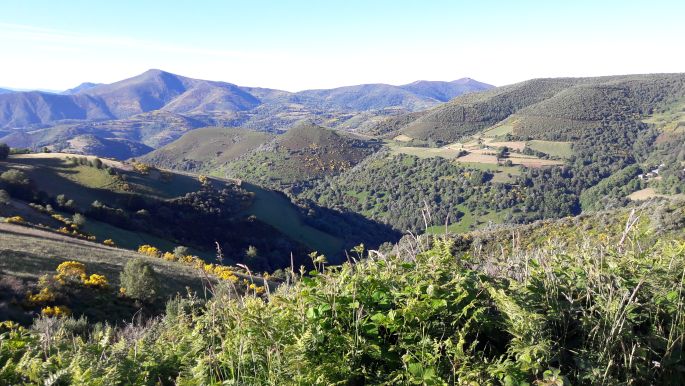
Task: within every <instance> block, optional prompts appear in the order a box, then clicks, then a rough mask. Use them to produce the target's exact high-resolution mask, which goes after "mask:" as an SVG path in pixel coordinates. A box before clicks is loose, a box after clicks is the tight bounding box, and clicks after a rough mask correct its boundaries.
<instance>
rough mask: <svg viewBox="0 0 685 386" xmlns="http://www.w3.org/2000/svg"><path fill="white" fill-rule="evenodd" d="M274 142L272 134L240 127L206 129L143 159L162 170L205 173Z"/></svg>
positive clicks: (153, 152)
mask: <svg viewBox="0 0 685 386" xmlns="http://www.w3.org/2000/svg"><path fill="white" fill-rule="evenodd" d="M272 139H273V135H272V134H268V133H264V132H259V131H253V130H247V129H238V128H221V127H206V128H201V129H196V130H193V131H190V132H188V133H186V134H184V135H183V136H182V137H181V138H179V139H178V140H176V141H174V142H172V143H170V144H168V145H166V146H163V147H161V148H159V149H157V150H155V151H152V152H150V153H148V154H146V155H145V156H144V157H141V158H140V160H141V161H143V162H147V163H150V164H153V165H157V166H160V167H163V168H168V169H175V170H183V171H203V170H210V169H212V168H216V167H218V166H221V165H224V164H226V163H228V162H230V161H233V160H235V159H236V158H239V157H240V156H242V155H244V154H246V153H248V152H250V151H252V150H253V149H255V148H256V147H258V146H260V145H262V144H264V143H266V142H269V141H271V140H272Z"/></svg>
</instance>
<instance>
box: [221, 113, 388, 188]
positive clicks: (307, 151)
mask: <svg viewBox="0 0 685 386" xmlns="http://www.w3.org/2000/svg"><path fill="white" fill-rule="evenodd" d="M380 146H381V144H380V142H378V141H376V140H372V139H366V138H362V137H357V136H355V135H353V134H349V133H345V132H341V131H336V130H331V129H328V128H324V127H321V126H318V125H315V124H312V123H302V124H300V125H298V126H295V127H293V128H292V129H290V130H288V131H287V132H285V133H284V134H282V135H279V136H277V137H275V138H274V139H273V140H272V141H271V142H270V143H268V144H267V145H265V146H261V147H259V148H256V149H255V150H253V151H251V152H249V153H247V154H245V155H243V156H242V157H240V158H239V159H237V160H235V161H233V162H231V163H229V164H227V165H226V167H225V168H220V169H219V170H218V171H217V173H225V175H227V176H230V177H237V178H243V179H247V180H249V181H253V182H257V183H261V184H264V185H266V186H274V187H279V188H282V187H286V186H290V185H292V184H296V183H299V182H302V181H308V180H312V179H317V178H321V177H323V176H327V175H335V174H338V173H341V172H343V171H345V170H348V169H350V168H352V167H354V165H356V164H357V163H359V162H361V161H362V160H363V159H364V158H366V157H367V156H369V155H371V154H373V153H374V152H375V151H377V150H378V149H379V148H380Z"/></svg>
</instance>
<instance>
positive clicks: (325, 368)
mask: <svg viewBox="0 0 685 386" xmlns="http://www.w3.org/2000/svg"><path fill="white" fill-rule="evenodd" d="M682 208H683V206H682V202H680V203H678V204H677V205H675V206H674V205H670V206H669V205H663V204H652V205H649V206H646V207H642V208H640V209H639V210H638V211H635V212H625V211H619V212H605V213H600V214H597V215H593V216H585V217H581V218H568V219H563V220H559V221H554V222H551V221H548V222H540V223H536V224H533V225H528V226H523V227H521V226H519V227H511V228H507V229H502V230H500V231H493V232H479V233H469V234H464V235H459V236H454V235H448V236H446V237H439V238H438V237H435V238H426V237H421V238H414V237H412V238H407V239H406V240H404V241H403V242H402V243H401V244H400V245H399V246H398V247H396V248H395V249H394V250H384V251H380V252H379V251H364V249H363V248H358V249H357V253H358V256H357V257H358V258H360V260H359V261H358V262H357V263H356V264H352V263H346V264H344V265H343V266H341V267H336V268H324V267H323V264H320V265H319V266H317V270H315V271H312V272H311V274H309V275H307V276H305V275H301V274H299V273H297V272H290V273H289V274H288V275H289V284H284V285H281V286H280V287H279V288H278V290H276V291H265V292H263V293H262V294H260V293H257V291H256V290H255V291H253V292H248V293H246V294H245V295H243V296H239V297H237V298H234V297H231V296H220V297H215V298H213V299H210V300H206V301H204V300H200V299H198V298H196V297H190V298H187V299H177V300H174V301H172V302H170V303H169V305H168V306H167V313H166V315H165V316H164V317H163V318H162V319H161V320H159V321H152V322H150V323H147V324H131V325H127V326H124V327H122V328H121V329H118V330H116V331H121V332H122V333H121V334H116V333H102V332H101V330H99V329H92V330H91V329H83V330H77V329H75V328H74V327H72V324H73V323H74V322H73V319H69V318H66V319H64V318H62V319H57V322H56V324H55V325H54V327H53V329H50V330H48V332H49V333H51V334H54V338H53V340H51V343H50V346H49V347H50V348H49V349H48V350H47V351H46V350H41V349H39V348H37V347H36V348H34V344H33V342H37V341H38V340H39V339H40V338H41V337H44V336H46V334H47V333H48V332H45V330H44V327H43V328H42V327H41V325H40V324H38V325H37V326H35V327H33V328H30V329H26V328H23V327H19V326H17V325H4V326H3V329H4V330H3V331H6V333H4V334H1V335H0V342H2V343H4V344H3V345H0V360H2V361H3V362H2V364H3V366H4V369H5V370H4V375H3V376H4V377H5V379H8V380H10V381H11V382H14V383H21V382H30V381H38V380H42V379H44V378H46V377H48V376H53V377H55V378H57V379H59V380H63V381H64V382H67V383H69V382H77V381H79V382H83V383H110V382H114V381H115V380H117V379H128V380H131V379H134V380H136V382H135V383H146V382H147V381H148V380H150V381H151V382H168V383H175V382H176V383H178V382H188V383H212V382H224V383H237V384H242V383H258V384H270V383H279V384H288V385H290V384H292V385H296V384H318V383H321V384H336V383H347V384H389V383H393V384H443V383H446V384H460V383H466V384H468V383H471V384H536V383H537V384H550V385H565V384H581V385H596V384H653V383H654V384H678V382H680V380H681V379H682V369H681V366H682V364H683V358H682V356H681V350H682V346H683V344H682V341H681V338H682V336H684V335H685V326H683V323H682V322H681V320H682V313H683V310H682V306H681V305H682V302H683V292H682V289H683V288H682V287H683V284H682V272H683V268H684V264H683V262H684V261H685V259H684V258H685V256H683V243H682V227H683V224H684V222H683V221H684V220H685V213H684V212H683V211H682ZM626 224H628V225H626ZM229 288H230V286H229ZM226 290H228V289H226ZM131 330H134V331H135V334H133V333H127V334H125V333H123V332H124V331H131ZM107 331H108V332H110V331H111V330H107ZM198 331H202V332H203V333H202V334H198V333H197V332H198ZM51 336H52V335H51ZM74 336H77V337H78V338H77V339H74V338H73V337H74ZM103 342H104V343H103ZM2 347H5V349H4V350H3V349H2ZM7 347H11V349H8V348H7ZM240 347H249V350H248V351H247V352H241V351H240ZM15 348H16V349H15ZM636 350H637V351H639V355H637V353H636ZM422 352H424V354H421V353H422ZM286 354H287V355H286ZM27 358H31V359H30V360H27ZM122 358H125V359H126V361H127V363H129V362H130V363H131V364H132V365H130V366H126V368H122V366H121V361H122ZM212 358H213V359H212ZM210 360H211V361H212V365H211V366H210V365H206V362H208V361H210ZM29 363H30V364H35V363H39V364H41V365H40V366H34V367H29ZM143 363H144V365H143ZM656 363H658V365H656ZM150 374H154V376H151V375H150Z"/></svg>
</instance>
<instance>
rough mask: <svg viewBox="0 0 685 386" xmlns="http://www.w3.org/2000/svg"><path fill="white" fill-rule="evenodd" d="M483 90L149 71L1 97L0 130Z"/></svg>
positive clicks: (350, 107) (361, 103) (469, 85)
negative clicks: (283, 83) (286, 83)
mask: <svg viewBox="0 0 685 386" xmlns="http://www.w3.org/2000/svg"><path fill="white" fill-rule="evenodd" d="M488 88H492V86H489V85H486V84H484V83H480V82H476V81H471V82H464V81H457V82H456V83H455V82H425V81H422V82H415V83H412V84H409V85H404V86H391V85H384V84H371V85H358V86H348V87H341V88H336V89H331V90H306V91H301V92H297V93H290V92H287V91H281V90H272V89H264V88H253V87H241V86H237V85H235V84H232V83H227V82H218V81H207V80H200V79H192V78H187V77H183V76H180V75H175V74H172V73H169V72H165V71H162V70H157V69H153V70H148V71H146V72H144V73H142V74H140V75H138V76H135V77H132V78H129V79H125V80H122V81H119V82H115V83H111V84H94V83H83V84H81V85H79V86H77V87H75V88H73V89H70V90H67V91H65V92H64V93H62V94H61V95H56V94H50V93H45V92H38V91H30V92H11V91H10V92H9V93H2V95H0V128H22V127H27V126H35V125H49V124H52V123H54V122H56V121H60V120H111V119H126V118H129V117H131V116H133V115H135V114H140V113H145V112H150V111H154V110H164V111H169V112H172V113H181V114H212V113H221V114H229V115H230V114H231V113H236V112H241V111H248V110H252V109H254V108H256V107H258V106H262V105H265V104H269V105H274V104H276V105H279V104H291V103H296V104H299V105H302V106H304V107H306V108H308V109H322V108H323V109H336V110H341V111H367V110H378V109H386V108H402V109H406V110H409V111H415V110H420V109H425V108H428V107H432V106H434V105H436V104H438V103H440V102H444V101H446V100H448V98H452V97H454V96H456V95H461V94H463V93H465V92H470V91H480V90H484V89H488ZM8 91H9V90H8Z"/></svg>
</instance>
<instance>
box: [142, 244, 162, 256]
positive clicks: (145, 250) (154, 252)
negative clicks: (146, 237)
mask: <svg viewBox="0 0 685 386" xmlns="http://www.w3.org/2000/svg"><path fill="white" fill-rule="evenodd" d="M138 253H142V254H143V255H147V256H150V257H160V256H161V255H162V252H161V251H160V250H159V249H157V247H153V246H152V245H148V244H145V245H141V246H140V247H138Z"/></svg>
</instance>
